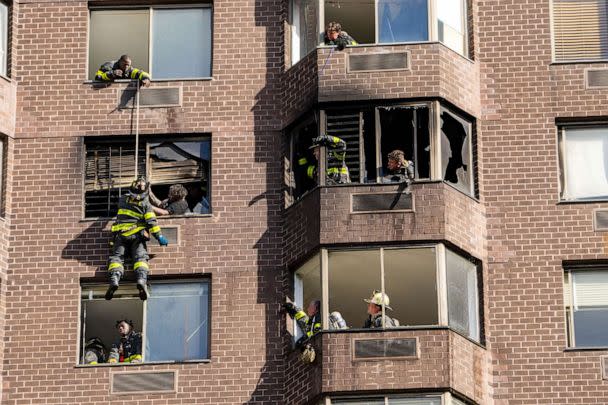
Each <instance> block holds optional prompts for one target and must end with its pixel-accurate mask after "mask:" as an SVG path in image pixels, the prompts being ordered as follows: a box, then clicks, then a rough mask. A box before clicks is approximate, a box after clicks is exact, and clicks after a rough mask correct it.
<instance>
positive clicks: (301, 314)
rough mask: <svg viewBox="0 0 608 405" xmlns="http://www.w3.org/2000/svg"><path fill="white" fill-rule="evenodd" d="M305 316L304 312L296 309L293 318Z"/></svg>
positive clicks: (298, 318)
mask: <svg viewBox="0 0 608 405" xmlns="http://www.w3.org/2000/svg"><path fill="white" fill-rule="evenodd" d="M305 316H306V312H304V311H298V312H296V315H295V316H294V318H295V320H296V321H298V320H300V319H302V318H304V317H305Z"/></svg>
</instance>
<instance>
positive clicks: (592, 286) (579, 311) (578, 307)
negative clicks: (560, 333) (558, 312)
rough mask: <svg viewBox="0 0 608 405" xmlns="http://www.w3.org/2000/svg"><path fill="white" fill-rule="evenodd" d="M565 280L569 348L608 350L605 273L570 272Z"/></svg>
mask: <svg viewBox="0 0 608 405" xmlns="http://www.w3.org/2000/svg"><path fill="white" fill-rule="evenodd" d="M567 275H568V274H567ZM565 281H566V284H565V286H564V287H565V288H564V289H565V292H566V295H565V297H566V300H565V303H566V310H567V314H568V321H569V325H568V326H569V346H570V347H608V270H597V271H596V270H583V271H571V272H569V277H566V279H565Z"/></svg>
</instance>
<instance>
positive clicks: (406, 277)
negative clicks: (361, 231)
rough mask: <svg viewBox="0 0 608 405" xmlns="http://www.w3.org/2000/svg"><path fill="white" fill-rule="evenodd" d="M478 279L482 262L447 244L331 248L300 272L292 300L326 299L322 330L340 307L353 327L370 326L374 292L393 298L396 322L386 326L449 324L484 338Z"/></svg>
mask: <svg viewBox="0 0 608 405" xmlns="http://www.w3.org/2000/svg"><path fill="white" fill-rule="evenodd" d="M324 273H325V274H324ZM324 280H326V281H324ZM477 282H478V281H477V265H476V264H475V263H473V262H471V261H470V260H468V259H466V258H464V257H462V256H460V255H458V254H456V253H454V252H452V251H451V250H449V249H446V247H445V246H444V245H442V244H438V245H432V246H424V247H420V246H410V247H391V248H360V249H328V250H322V252H321V254H319V255H317V256H315V257H313V258H312V259H310V260H309V261H308V262H306V263H305V264H303V265H302V266H301V267H300V268H298V269H297V270H296V272H295V273H294V297H293V298H294V301H295V303H296V304H297V305H298V306H299V307H301V308H307V306H308V305H309V303H311V302H314V301H321V311H322V318H323V319H325V320H327V321H325V322H323V329H331V328H332V327H333V324H332V322H331V321H330V319H337V317H336V316H335V315H334V314H333V313H334V312H335V311H337V312H339V314H340V316H341V318H342V319H344V321H345V323H346V325H347V327H348V328H351V329H361V328H365V327H370V326H371V325H370V323H369V322H367V321H368V320H369V319H370V316H371V314H370V313H369V307H367V306H366V303H365V302H364V299H368V298H370V295H371V294H372V292H373V291H374V290H375V291H374V295H376V294H379V293H383V294H385V295H386V296H387V297H388V298H387V301H386V302H384V303H383V304H386V305H385V308H384V310H385V314H386V315H387V316H389V317H390V318H391V319H393V320H395V321H397V322H395V323H394V324H391V325H390V326H389V325H388V324H386V321H384V320H383V325H384V327H394V325H395V324H396V325H399V326H403V327H420V326H432V325H444V326H450V327H451V328H452V329H454V330H456V331H458V332H459V333H461V334H463V335H465V336H467V337H469V338H470V339H473V340H476V341H479V339H480V328H479V296H478V291H479V289H478V285H477ZM324 283H327V284H326V285H325V286H324ZM324 287H325V288H324ZM324 290H325V291H327V293H328V295H327V297H324V296H323V291H324ZM332 317H333V318H332ZM326 325H329V326H326ZM294 332H295V334H296V337H298V336H299V330H297V328H296V330H295V331H294Z"/></svg>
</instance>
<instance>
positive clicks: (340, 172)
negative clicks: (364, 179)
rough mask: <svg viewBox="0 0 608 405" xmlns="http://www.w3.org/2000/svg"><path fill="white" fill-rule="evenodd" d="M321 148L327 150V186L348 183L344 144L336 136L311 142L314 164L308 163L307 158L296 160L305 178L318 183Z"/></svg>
mask: <svg viewBox="0 0 608 405" xmlns="http://www.w3.org/2000/svg"><path fill="white" fill-rule="evenodd" d="M321 146H325V147H326V148H327V167H326V169H325V172H326V179H327V184H328V185H331V184H347V183H350V174H349V172H348V167H347V166H346V142H344V141H343V140H342V139H340V138H338V137H337V136H329V135H321V136H318V137H316V138H314V139H313V140H312V146H311V147H310V149H312V154H313V156H314V158H315V162H309V161H308V159H307V158H305V157H304V158H301V159H299V160H298V165H299V166H300V168H301V169H304V170H305V172H306V177H308V178H309V179H311V180H313V181H314V182H315V183H317V184H318V183H319V180H318V176H317V171H318V167H317V166H318V162H319V159H320V157H321Z"/></svg>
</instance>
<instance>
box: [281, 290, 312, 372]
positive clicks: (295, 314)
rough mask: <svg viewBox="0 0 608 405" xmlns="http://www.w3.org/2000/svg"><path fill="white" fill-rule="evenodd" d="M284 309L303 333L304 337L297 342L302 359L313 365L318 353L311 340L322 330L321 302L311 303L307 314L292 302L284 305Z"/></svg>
mask: <svg viewBox="0 0 608 405" xmlns="http://www.w3.org/2000/svg"><path fill="white" fill-rule="evenodd" d="M283 308H285V311H286V312H287V313H288V314H289V316H290V317H291V318H292V319H295V320H296V323H297V324H298V327H299V328H300V330H301V331H302V334H303V336H302V337H301V338H300V339H298V341H297V342H296V347H297V348H299V349H300V352H301V353H302V354H301V356H300V359H301V360H302V362H304V363H306V364H308V363H312V362H313V361H315V357H316V353H315V348H314V346H313V345H312V343H310V338H312V337H313V336H314V335H315V334H316V333H318V332H319V331H320V330H321V301H311V302H310V304H308V308H306V312H304V311H303V310H302V309H301V308H299V307H297V306H295V305H294V304H292V303H291V302H287V303H285V304H283Z"/></svg>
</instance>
